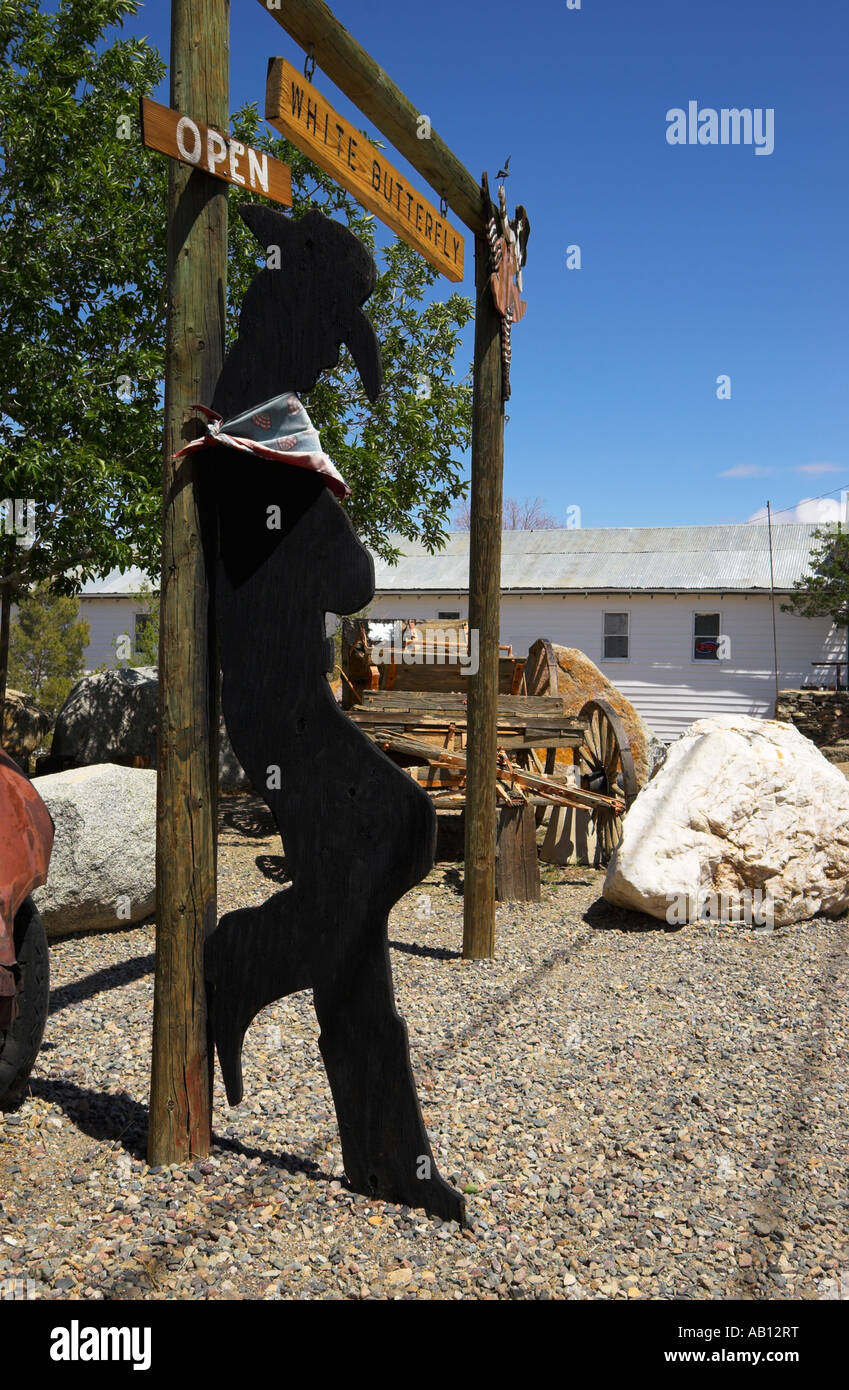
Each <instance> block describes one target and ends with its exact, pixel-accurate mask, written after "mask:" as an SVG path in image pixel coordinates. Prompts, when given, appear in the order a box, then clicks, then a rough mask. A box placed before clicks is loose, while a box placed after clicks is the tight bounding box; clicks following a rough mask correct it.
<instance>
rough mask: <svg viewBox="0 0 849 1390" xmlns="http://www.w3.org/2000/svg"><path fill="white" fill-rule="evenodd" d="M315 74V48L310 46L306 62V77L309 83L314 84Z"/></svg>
mask: <svg viewBox="0 0 849 1390" xmlns="http://www.w3.org/2000/svg"><path fill="white" fill-rule="evenodd" d="M314 74H315V46H314V45H313V44H310V46H309V48H308V49H307V56H306V60H305V62H304V77H305V78H306V79H307V81H308V82H312V79H313V76H314Z"/></svg>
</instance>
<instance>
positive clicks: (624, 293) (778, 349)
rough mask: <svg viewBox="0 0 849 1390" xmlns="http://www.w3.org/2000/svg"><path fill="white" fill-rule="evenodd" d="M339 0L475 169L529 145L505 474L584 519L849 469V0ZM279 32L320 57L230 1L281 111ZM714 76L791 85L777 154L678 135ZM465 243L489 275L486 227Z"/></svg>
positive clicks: (720, 90)
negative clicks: (275, 64) (526, 234)
mask: <svg viewBox="0 0 849 1390" xmlns="http://www.w3.org/2000/svg"><path fill="white" fill-rule="evenodd" d="M285 2H286V0H283V3H284V4H285ZM331 8H333V10H334V12H335V13H336V15H337V16H338V18H339V19H340V20H341V21H342V23H343V24H345V25H346V27H347V28H348V29H350V30H351V32H352V33H353V34H354V35H355V36H356V37H357V38H358V39H359V41H360V42H361V43H362V44H363V46H364V47H365V48H366V49H368V51H369V52H370V53H371V54H372V55H373V56H374V57H375V58H376V59H377V61H378V62H379V63H380V64H381V65H382V66H383V67H384V68H385V69H386V70H387V71H388V72H389V73H390V75H391V76H392V77H393V78H394V79H395V81H396V82H397V83H398V84H399V86H400V87H401V88H402V89H403V90H404V91H405V92H406V93H407V95H408V96H409V97H410V99H411V101H413V102H414V104H416V105H417V106H418V107H419V109H420V110H421V111H422V112H423V113H426V114H427V115H429V117H430V119H431V121H432V122H433V126H434V129H435V130H437V131H438V132H439V134H440V135H441V136H442V137H443V139H444V140H446V141H447V143H448V144H449V145H450V146H451V147H452V148H453V149H454V151H455V152H456V154H457V155H458V156H459V158H460V159H462V161H463V162H464V164H465V165H466V166H467V168H468V169H469V170H470V171H471V172H472V174H473V175H475V177H478V176H479V175H480V173H481V171H482V170H483V169H487V170H488V171H489V173H490V176H491V178H492V176H493V175H494V174H495V172H496V171H497V170H498V169H499V167H500V166H501V163H502V161H503V160H504V158H505V156H506V155H508V154H509V155H510V156H511V164H510V170H511V175H512V177H511V178H510V180H509V181H508V184H507V193H508V202H509V206H510V209H511V211H512V209H513V206H514V204H515V203H516V202H517V201H519V202H523V203H524V204H525V205H526V207H527V209H528V213H529V216H530V220H531V239H530V244H529V248H528V266H527V269H526V272H525V296H526V298H527V301H528V312H527V314H526V316H525V319H524V320H523V322H522V323H521V325H519V326H518V327H517V328H516V329H515V331H514V354H513V397H512V400H511V401H510V403H509V414H510V419H509V422H508V424H507V429H506V444H505V492H506V493H507V494H511V495H514V496H519V497H525V496H528V497H532V496H540V497H542V498H544V499H545V502H546V503H547V506H548V509H549V510H551V511H553V512H555V513H556V514H558V515H561V516H562V515H564V514H565V512H566V508H567V507H568V506H570V505H578V506H579V507H580V508H581V515H582V521H583V525H584V526H629V525H633V526H651V525H671V526H674V525H689V524H693V523H697V522H705V523H708V522H724V521H743V520H746V519H748V518H749V517H751V516H752V515H753V514H755V513H756V511H757V509H758V508H760V507H761V506H762V505H763V503H764V501H765V500H766V499H767V498H769V499H770V500H771V503H772V506H773V507H774V508H776V509H785V508H792V507H793V506H794V505H795V504H796V503H797V502H799V500H800V499H802V498H806V497H808V498H810V497H817V496H819V495H820V494H823V493H829V492H834V491H836V490H839V489H840V488H842V487H849V444H847V425H849V409H847V391H846V383H847V381H848V380H849V360H848V359H849V346H848V345H847V318H848V317H849V316H847V288H849V284H848V283H847V282H849V271H847V247H849V227H847V220H849V219H847V203H849V194H847V187H849V185H847V141H846V118H845V97H844V91H845V64H846V53H847V44H849V6H847V5H846V0H805V3H802V0H799V3H793V2H792V0H712V3H710V4H694V3H691V0H647V2H646V3H640V0H581V8H580V9H577V10H575V9H569V8H567V0H525V3H523V4H515V3H513V4H508V3H507V0H464V3H458V0H428V3H427V4H419V3H416V0H406V2H405V3H399V0H334V2H333V3H332V4H331ZM169 9H170V7H169V5H168V3H167V0H148V3H147V5H146V6H145V8H144V10H143V11H142V12H141V13H140V15H139V17H138V19H137V20H135V21H133V22H132V23H131V24H130V25H129V26H128V27H129V28H130V29H131V31H132V32H133V33H137V34H145V35H147V36H148V37H149V38H150V40H151V41H152V42H153V43H154V44H155V45H156V46H157V47H158V48H159V49H160V51H161V52H162V53H163V56H165V58H166V60H167V57H168V46H169V33H168V26H169ZM271 55H281V56H285V57H287V58H289V59H290V60H291V61H292V62H295V63H296V64H297V65H298V66H299V67H300V66H301V64H302V62H303V53H302V51H301V50H300V49H299V48H298V46H297V45H296V44H295V43H294V41H293V40H291V39H290V38H289V36H288V35H287V34H286V33H285V31H284V30H283V29H281V27H280V26H279V25H278V24H277V23H276V21H275V20H274V19H273V18H272V17H271V16H270V15H269V14H267V13H264V12H263V8H262V5H261V4H260V3H259V0H232V2H231V107H232V108H235V107H236V106H238V105H240V104H241V103H242V102H244V101H256V102H258V103H259V108H260V112H262V109H263V100H264V85H265V69H266V62H267V59H268V58H269V57H270V56H271ZM315 82H316V85H317V86H318V88H319V90H320V91H321V92H322V93H323V94H324V95H326V96H327V97H328V98H329V99H330V100H331V102H333V103H334V104H335V105H336V106H337V108H338V109H339V110H340V111H342V113H343V114H344V115H346V116H348V118H349V119H352V120H354V121H355V122H356V123H357V124H358V125H360V126H362V127H365V128H368V129H369V130H370V131H372V133H377V132H374V131H373V128H372V127H370V126H369V125H368V123H367V122H366V121H365V120H364V118H362V117H361V116H359V114H358V113H357V112H356V110H355V108H354V107H352V106H351V104H350V103H349V102H348V101H347V100H346V99H345V98H344V97H343V96H342V95H341V93H339V92H338V91H337V90H336V88H334V86H333V84H332V83H331V82H330V81H329V80H328V79H327V78H326V77H324V76H323V74H322V73H321V72H320V71H319V72H317V73H316V77H315ZM159 99H160V100H165V101H167V91H164V92H162V93H160V94H159ZM691 100H692V101H697V102H698V103H699V106H700V108H702V109H703V108H706V107H712V108H714V109H716V110H720V109H721V108H723V107H738V108H742V107H749V108H762V109H768V108H771V109H772V110H774V113H775V114H774V125H775V149H774V151H773V153H772V154H769V155H757V154H756V153H755V150H754V148H753V146H745V145H739V146H736V147H734V146H729V145H724V146H723V145H714V146H709V145H694V146H689V145H688V146H675V145H670V144H668V143H667V140H666V132H667V120H666V115H667V111H668V110H670V109H671V108H675V107H680V108H685V109H686V108H687V105H688V102H689V101H691ZM387 153H389V154H390V157H393V156H392V152H391V151H387ZM395 162H396V163H397V164H398V165H399V167H401V168H402V169H406V167H407V166H405V164H404V161H403V160H402V159H401V158H400V156H398V157H396V158H395ZM413 181H414V182H415V183H416V184H417V185H418V186H420V187H422V189H423V191H426V192H427V191H430V190H428V189H427V187H426V185H424V183H423V181H422V179H421V178H420V176H418V175H413ZM387 235H388V234H387ZM570 245H579V246H580V248H581V261H582V268H581V269H580V270H569V269H567V264H566V260H567V254H566V250H567V247H568V246H570ZM466 264H467V278H466V281H465V283H464V285H463V286H461V287H460V288H461V289H462V290H463V291H464V292H465V293H467V294H471V293H472V290H473V285H472V274H473V256H472V245H471V241H470V240H467V258H466ZM443 283H444V284H445V288H446V290H448V288H449V286H448V282H447V281H445V282H443ZM470 357H471V335H469V336H468V340H467V347H466V351H465V352H464V354H463V357H462V360H461V363H460V366H461V369H462V370H464V369H465V367H466V365H467V362H468V360H469V359H470ZM725 374H727V375H728V376H730V378H731V398H730V399H727V400H719V399H718V398H717V378H718V377H719V376H720V375H725ZM800 515H801V517H802V519H818V517H817V515H816V509H814V510H811V509H808V510H807V511H803V512H802V513H801V514H800ZM781 519H785V520H792V519H794V513H792V512H791V511H786V512H783V514H782V516H781Z"/></svg>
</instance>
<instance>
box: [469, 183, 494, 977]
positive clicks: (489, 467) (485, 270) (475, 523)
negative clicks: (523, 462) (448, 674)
mask: <svg viewBox="0 0 849 1390" xmlns="http://www.w3.org/2000/svg"><path fill="white" fill-rule="evenodd" d="M484 199H485V201H488V199H486V196H485V194H484ZM489 277H490V264H489V243H488V242H487V240H486V237H484V236H476V237H475V287H476V299H477V307H476V310H475V365H474V374H475V375H474V397H473V404H472V499H471V528H470V536H469V628H470V630H471V631H477V632H478V635H479V637H478V640H479V651H480V657H479V667H478V673H477V675H476V676H472V677H471V678H470V681H469V686H470V689H469V715H468V718H469V725H468V754H467V773H466V866H465V898H464V920H463V955H464V956H465V957H466V959H473V958H477V957H488V958H491V957H492V956H493V954H494V951H495V831H496V806H495V781H496V756H497V751H498V750H497V732H496V730H497V720H498V641H499V627H500V617H501V511H502V482H503V471H504V402H503V400H502V399H501V371H502V364H501V319H500V317H499V315H498V311H497V309H496V307H495V301H494V299H493V297H492V293H491V291H490V285H489Z"/></svg>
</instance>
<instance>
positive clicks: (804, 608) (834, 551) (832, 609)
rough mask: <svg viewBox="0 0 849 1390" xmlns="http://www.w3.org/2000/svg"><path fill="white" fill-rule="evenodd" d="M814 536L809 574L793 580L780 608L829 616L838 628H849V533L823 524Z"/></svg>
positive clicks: (806, 615) (817, 616)
mask: <svg viewBox="0 0 849 1390" xmlns="http://www.w3.org/2000/svg"><path fill="white" fill-rule="evenodd" d="M813 539H814V545H813V547H812V549H811V555H810V562H809V563H810V566H811V571H812V573H811V576H810V578H808V579H800V580H797V581H796V583H795V584H794V585H793V589H794V594H793V597H792V598H791V599H790V601H789V603H782V605H781V611H782V613H800V614H801V615H802V616H803V617H806V618H822V617H828V618H831V620H832V622H834V623H835V624H836V625H837V626H838V627H849V532H847V531H843V530H842V529H841V528H840V527H839V526H838V527H837V529H836V530H835V529H834V528H832V527H830V526H825V527H820V528H819V529H818V530H816V531H815V532H814V537H813Z"/></svg>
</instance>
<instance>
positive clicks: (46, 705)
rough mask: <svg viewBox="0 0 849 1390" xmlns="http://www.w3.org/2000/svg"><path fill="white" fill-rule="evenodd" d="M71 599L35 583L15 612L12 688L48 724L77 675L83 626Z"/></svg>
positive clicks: (85, 631) (11, 646) (84, 634)
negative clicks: (36, 706)
mask: <svg viewBox="0 0 849 1390" xmlns="http://www.w3.org/2000/svg"><path fill="white" fill-rule="evenodd" d="M79 612H80V605H79V602H78V600H77V599H75V598H70V597H67V596H64V595H59V594H54V593H52V592H51V591H50V589H49V588H48V587H47V586H46V585H43V584H39V585H38V586H37V587H36V588H34V589H33V591H32V593H30V594H28V595H27V597H26V598H25V599H24V600H23V602H22V603H21V605H20V607H19V608H18V612H17V615H16V617H15V619H14V621H13V623H12V632H11V641H10V644H9V677H10V681H11V684H12V686H13V687H14V688H15V689H17V690H22V691H23V692H24V694H25V695H31V696H32V698H33V699H34V700H35V701H36V703H37V704H39V705H40V706H41V708H42V709H43V710H44V712H45V714H48V715H49V716H50V720H51V723H52V722H53V721H54V720H55V718H56V716H57V714H58V713H59V710H60V709H61V708H62V705H63V704H64V703H65V700H66V698H67V696H68V694H69V692H70V690H71V688H72V686H73V685H74V683H75V681H77V680H78V679H79V677H80V676H81V675H82V674H83V669H84V664H83V653H84V652H85V649H86V647H87V646H88V644H89V640H90V632H89V625H88V623H87V622H85V621H81V620H80V616H79Z"/></svg>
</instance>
